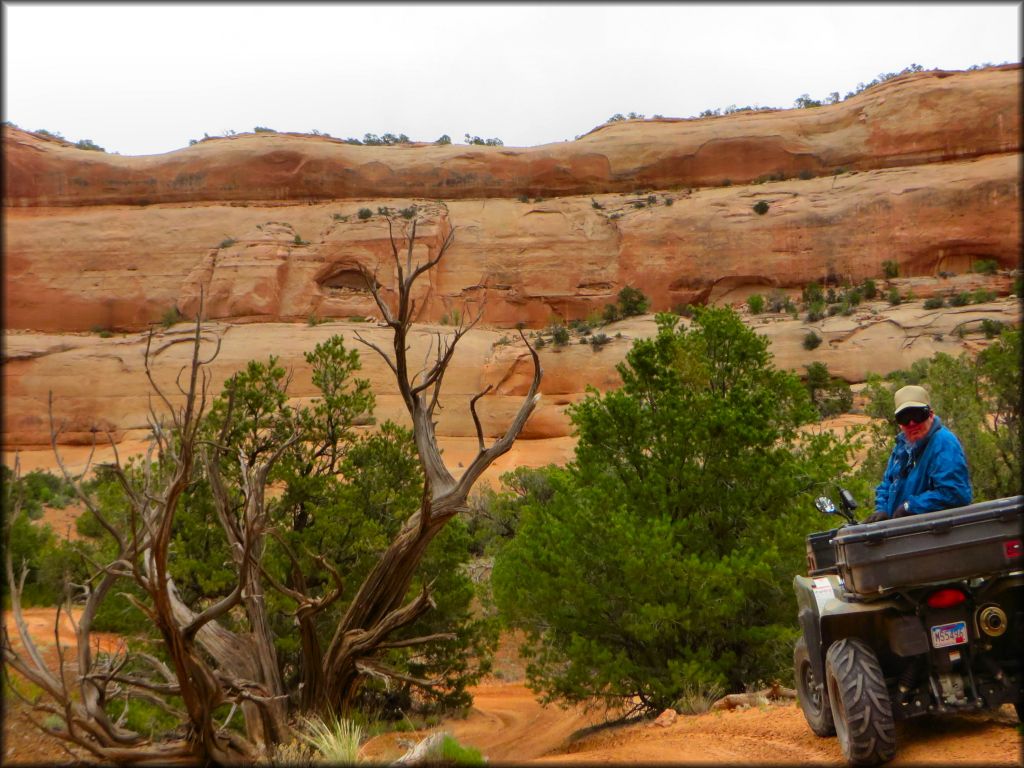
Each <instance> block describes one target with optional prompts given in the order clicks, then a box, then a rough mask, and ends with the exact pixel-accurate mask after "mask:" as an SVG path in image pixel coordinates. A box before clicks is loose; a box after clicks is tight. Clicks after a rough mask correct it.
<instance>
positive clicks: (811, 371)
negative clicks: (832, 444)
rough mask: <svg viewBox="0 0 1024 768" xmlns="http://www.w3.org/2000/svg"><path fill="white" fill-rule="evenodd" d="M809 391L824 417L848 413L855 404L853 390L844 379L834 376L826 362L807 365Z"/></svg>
mask: <svg viewBox="0 0 1024 768" xmlns="http://www.w3.org/2000/svg"><path fill="white" fill-rule="evenodd" d="M806 370H807V379H806V382H805V383H806V385H807V392H808V394H809V395H810V397H811V402H812V403H814V407H815V408H817V409H818V414H819V415H820V416H821V417H822V418H828V417H829V416H836V415H838V414H840V413H847V412H848V411H849V410H850V408H851V407H852V406H853V391H852V390H851V389H850V385H849V384H848V383H847V382H845V381H844V380H842V379H838V378H834V377H833V376H831V375H830V374H829V372H828V366H827V365H826V364H825V363H821V362H813V363H811V364H810V365H807V366H806Z"/></svg>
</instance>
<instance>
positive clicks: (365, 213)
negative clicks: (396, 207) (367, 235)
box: [359, 208, 373, 221]
mask: <svg viewBox="0 0 1024 768" xmlns="http://www.w3.org/2000/svg"><path fill="white" fill-rule="evenodd" d="M371 216H373V211H371V210H370V209H369V208H360V209H359V218H360V219H361V220H362V221H366V220H367V219H368V218H370V217H371Z"/></svg>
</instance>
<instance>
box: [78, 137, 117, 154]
mask: <svg viewBox="0 0 1024 768" xmlns="http://www.w3.org/2000/svg"><path fill="white" fill-rule="evenodd" d="M75 146H76V147H78V148H79V149H88V150H91V151H93V152H106V151H107V150H105V149H104V148H103V147H101V146H100V145H99V144H96V143H95V142H94V141H93V140H92V139H82V140H81V141H76V142H75ZM115 154H116V153H115Z"/></svg>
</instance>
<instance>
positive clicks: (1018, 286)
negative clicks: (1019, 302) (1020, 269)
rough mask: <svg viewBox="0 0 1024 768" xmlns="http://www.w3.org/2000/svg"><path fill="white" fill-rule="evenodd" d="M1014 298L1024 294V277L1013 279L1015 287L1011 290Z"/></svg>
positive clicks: (1018, 276)
mask: <svg viewBox="0 0 1024 768" xmlns="http://www.w3.org/2000/svg"><path fill="white" fill-rule="evenodd" d="M1010 290H1011V291H1012V292H1013V295H1014V296H1017V297H1018V298H1019V297H1020V295H1021V293H1022V292H1024V276H1022V275H1017V276H1016V277H1015V278H1013V287H1012V288H1011V289H1010Z"/></svg>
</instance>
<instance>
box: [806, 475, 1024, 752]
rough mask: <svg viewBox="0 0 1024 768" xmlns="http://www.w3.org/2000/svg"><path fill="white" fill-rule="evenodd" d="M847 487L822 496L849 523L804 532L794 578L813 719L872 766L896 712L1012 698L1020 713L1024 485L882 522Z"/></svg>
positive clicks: (995, 704)
mask: <svg viewBox="0 0 1024 768" xmlns="http://www.w3.org/2000/svg"><path fill="white" fill-rule="evenodd" d="M839 499H840V507H839V508H837V507H836V505H835V504H834V503H833V502H832V500H831V499H829V498H827V497H820V498H818V499H817V500H816V501H815V506H816V507H817V508H818V509H819V510H820V511H822V512H824V513H826V514H829V515H838V516H840V517H842V518H843V519H844V521H845V522H844V523H843V524H841V525H840V526H839V527H837V528H833V529H831V530H829V531H821V532H818V533H812V534H810V535H809V536H807V539H806V543H807V576H797V577H796V578H795V579H794V580H793V589H794V590H795V591H796V598H797V606H798V617H799V621H800V628H801V630H802V637H801V638H800V639H799V640H797V642H796V647H795V648H794V651H793V665H794V672H795V675H796V689H797V696H798V699H799V702H800V707H801V709H802V710H803V713H804V717H805V718H806V719H807V724H808V725H809V726H810V727H811V730H812V731H814V733H816V734H817V735H819V736H833V735H834V736H837V737H838V739H839V744H840V747H841V749H842V752H843V756H844V757H845V758H846V760H847V761H848V762H849V763H850V764H851V765H857V766H862V765H863V766H868V765H878V764H880V763H884V762H886V761H888V760H891V759H892V758H893V757H894V756H895V754H896V728H895V723H896V721H897V720H904V719H907V718H912V717H918V716H921V715H928V714H944V713H961V712H974V711H979V710H985V709H996V708H999V707H1000V706H1002V705H1003V704H1011V703H1012V704H1013V705H1014V706H1015V708H1016V710H1017V716H1018V718H1021V708H1022V695H1021V682H1022V671H1024V670H1022V669H1021V652H1020V651H1021V648H1024V612H1022V611H1024V558H1022V556H1021V534H1022V530H1021V529H1022V523H1024V496H1014V497H1011V498H1005V499H996V500H995V501H986V502H982V503H979V504H972V505H969V506H966V507H958V508H956V509H949V510H944V511H941V512H929V513H925V514H919V515H912V516H908V517H902V518H896V519H890V520H883V521H881V522H876V523H858V522H857V521H856V519H855V518H854V514H853V512H854V510H855V509H856V508H857V502H856V501H855V500H854V498H853V497H852V495H851V494H850V493H849V492H848V491H846V490H845V489H840V494H839Z"/></svg>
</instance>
